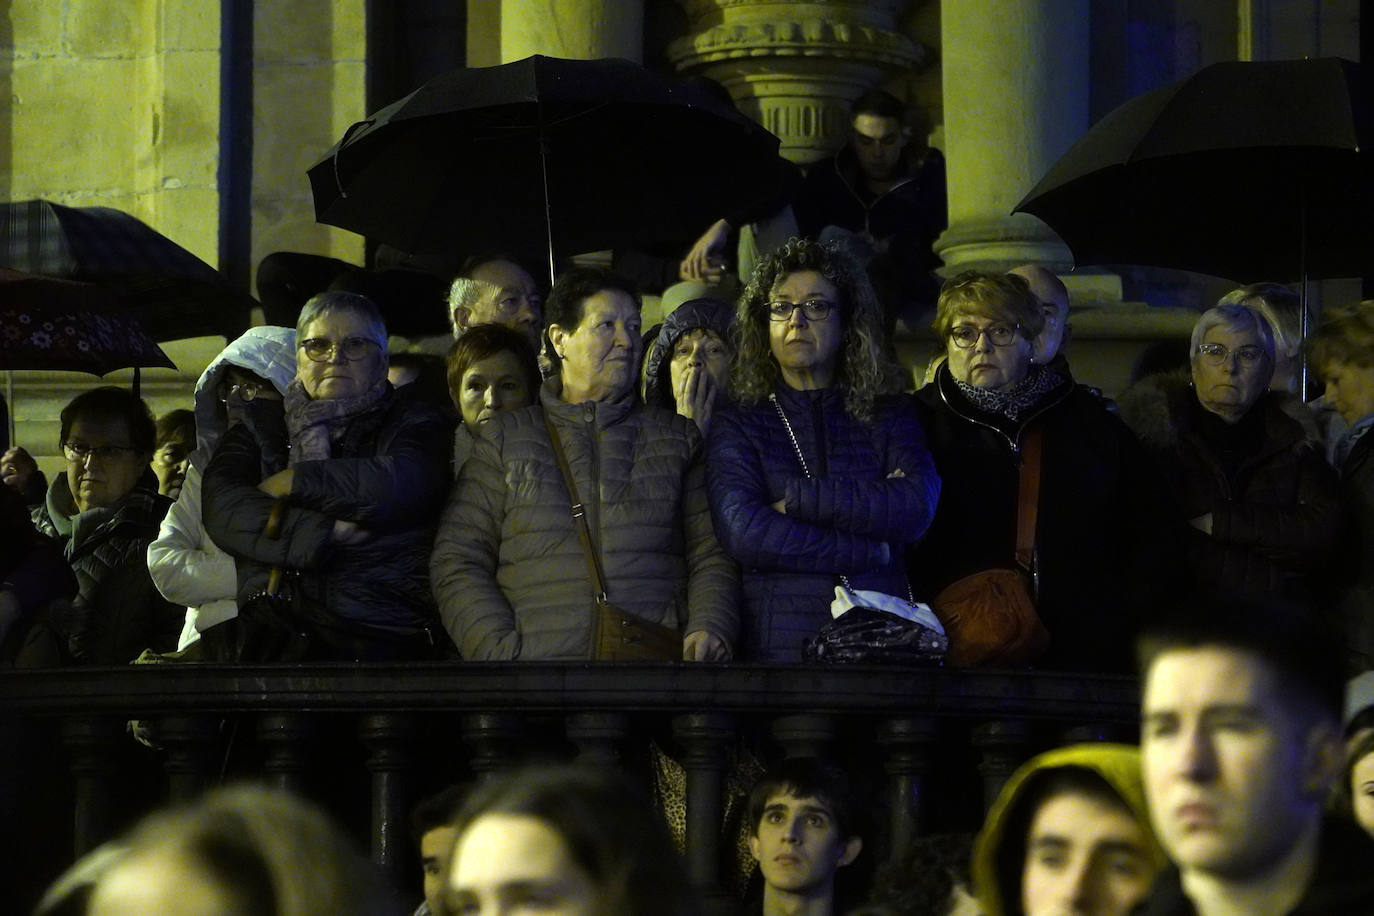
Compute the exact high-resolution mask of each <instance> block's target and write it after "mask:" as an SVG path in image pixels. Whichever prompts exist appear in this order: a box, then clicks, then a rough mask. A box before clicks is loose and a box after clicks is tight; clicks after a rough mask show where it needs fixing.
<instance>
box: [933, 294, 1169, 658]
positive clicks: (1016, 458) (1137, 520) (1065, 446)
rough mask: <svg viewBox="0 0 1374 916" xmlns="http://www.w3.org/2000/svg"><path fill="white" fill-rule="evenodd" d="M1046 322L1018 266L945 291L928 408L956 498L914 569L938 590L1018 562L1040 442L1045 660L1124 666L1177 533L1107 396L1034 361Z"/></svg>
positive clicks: (1036, 556)
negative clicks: (1166, 527)
mask: <svg viewBox="0 0 1374 916" xmlns="http://www.w3.org/2000/svg"><path fill="white" fill-rule="evenodd" d="M1043 321H1044V317H1043V313H1042V310H1041V307H1040V303H1039V301H1038V300H1037V299H1036V297H1035V295H1034V293H1032V291H1031V289H1030V287H1029V286H1028V285H1027V284H1026V282H1025V281H1024V280H1023V279H1022V278H1021V277H1019V276H1016V275H1004V274H984V273H974V272H970V273H965V274H962V275H960V276H958V277H956V278H954V279H952V280H950V281H949V282H947V283H946V284H945V286H944V288H943V289H942V290H941V291H940V298H939V305H938V309H937V312H936V317H935V322H934V324H933V325H932V327H933V328H934V330H935V333H936V334H937V335H938V336H939V337H940V339H942V340H943V341H944V343H945V356H946V359H945V364H944V365H943V366H941V367H940V369H939V371H938V372H937V373H936V375H935V379H934V381H932V382H931V383H930V384H928V385H926V386H925V387H924V388H922V389H921V390H920V391H919V392H918V393H917V394H916V403H917V406H918V409H919V411H920V415H921V420H922V423H923V425H924V427H925V430H926V436H927V441H928V442H929V444H930V449H931V451H932V452H933V453H934V455H935V464H936V466H937V467H938V468H939V471H940V475H941V477H942V478H943V479H944V493H943V495H942V497H941V499H940V506H939V509H938V511H937V512H936V514H935V521H934V522H933V523H932V524H931V526H930V532H929V534H927V535H926V537H925V539H924V540H923V541H922V542H921V543H920V544H919V545H917V547H916V549H915V550H913V551H912V552H911V556H910V568H911V570H912V575H913V578H914V579H915V581H916V583H917V594H918V595H921V596H924V597H925V598H927V599H933V598H934V597H935V596H937V595H939V594H940V593H941V592H942V591H943V590H944V589H945V588H946V587H947V586H949V585H951V584H952V583H955V582H956V581H958V580H960V579H962V578H963V577H965V576H968V575H971V574H973V573H978V572H983V571H986V570H996V569H1016V568H1018V565H1019V564H1018V560H1017V533H1018V518H1019V517H1020V516H1022V515H1023V513H1022V512H1021V511H1020V501H1019V499H1018V495H1019V493H1020V491H1021V476H1022V475H1021V465H1022V449H1023V446H1024V445H1025V444H1026V443H1027V442H1030V441H1032V439H1034V440H1035V441H1036V444H1037V445H1038V447H1039V451H1040V460H1039V462H1038V473H1035V474H1034V477H1035V479H1036V481H1037V482H1038V489H1039V492H1038V499H1037V500H1036V501H1035V502H1034V504H1033V506H1034V510H1035V512H1036V515H1037V516H1038V519H1037V524H1036V526H1035V529H1034V534H1035V538H1034V544H1033V554H1032V562H1031V565H1032V567H1033V568H1032V570H1031V572H1032V574H1033V575H1032V580H1031V582H1032V586H1033V595H1032V597H1033V598H1034V602H1035V608H1036V611H1037V612H1038V614H1039V617H1040V619H1041V621H1042V622H1043V623H1044V625H1045V628H1046V629H1047V630H1048V631H1049V637H1050V643H1049V651H1048V653H1047V654H1045V655H1043V656H1042V657H1041V659H1040V661H1041V662H1042V663H1043V664H1045V665H1047V666H1058V667H1070V668H1080V669H1083V668H1086V669H1098V670H1116V669H1121V670H1126V669H1127V668H1128V667H1129V664H1130V647H1131V640H1132V637H1133V634H1134V626H1135V618H1136V615H1137V614H1138V613H1139V612H1140V611H1141V610H1142V607H1141V603H1142V602H1143V601H1145V600H1147V598H1146V594H1145V593H1146V591H1147V590H1146V589H1145V588H1144V585H1145V583H1146V582H1148V581H1150V578H1151V576H1152V574H1153V573H1155V572H1156V567H1158V566H1162V565H1163V564H1164V562H1165V561H1164V559H1163V558H1161V557H1159V555H1158V549H1159V548H1158V547H1156V546H1153V545H1155V544H1156V543H1163V542H1165V541H1167V538H1165V537H1163V536H1162V534H1161V531H1160V529H1161V528H1162V527H1163V524H1164V521H1163V518H1162V517H1161V515H1160V514H1159V513H1158V511H1157V510H1156V509H1155V508H1154V506H1155V504H1156V503H1157V501H1158V492H1157V487H1156V486H1155V484H1154V480H1153V477H1152V476H1151V475H1150V473H1149V472H1148V469H1147V466H1146V462H1145V456H1144V455H1143V453H1142V452H1141V450H1140V447H1139V445H1138V444H1137V443H1136V441H1135V439H1134V437H1132V436H1131V433H1130V430H1128V429H1127V428H1126V427H1125V426H1124V425H1123V424H1122V423H1121V421H1120V420H1118V419H1117V418H1116V417H1114V416H1113V415H1112V414H1111V413H1109V412H1108V411H1107V409H1106V408H1105V407H1104V406H1103V404H1102V402H1101V400H1100V399H1099V398H1098V397H1096V396H1095V395H1093V394H1092V393H1090V392H1089V391H1088V390H1086V389H1084V388H1082V387H1080V386H1078V385H1075V384H1074V383H1073V381H1072V380H1071V379H1068V378H1065V377H1063V376H1060V375H1058V374H1056V373H1055V372H1053V371H1051V370H1049V369H1047V368H1045V367H1043V366H1039V365H1036V364H1035V363H1034V361H1033V359H1032V355H1033V353H1034V341H1035V338H1036V335H1037V334H1039V333H1040V330H1041V325H1042V323H1043ZM1033 468H1034V465H1030V466H1028V468H1027V470H1028V472H1030V471H1031V470H1032V469H1033ZM1027 488H1028V489H1029V480H1028V487H1027ZM1030 508H1031V504H1030V503H1029V501H1028V503H1027V509H1026V512H1029V510H1030ZM1027 517H1029V516H1027ZM938 610H940V608H938V607H937V611H938ZM956 642H957V640H956ZM958 650H959V646H958V645H954V646H952V647H951V652H952V653H957V652H958Z"/></svg>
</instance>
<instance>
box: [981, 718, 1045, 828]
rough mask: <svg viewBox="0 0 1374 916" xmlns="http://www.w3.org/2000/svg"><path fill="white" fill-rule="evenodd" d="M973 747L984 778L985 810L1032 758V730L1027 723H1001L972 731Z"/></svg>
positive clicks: (1015, 720)
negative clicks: (1014, 774) (1018, 768)
mask: <svg viewBox="0 0 1374 916" xmlns="http://www.w3.org/2000/svg"><path fill="white" fill-rule="evenodd" d="M973 746H974V747H976V748H978V750H979V751H980V756H981V758H982V759H981V760H980V762H979V763H978V773H979V775H981V776H982V777H983V810H984V811H985V812H986V811H987V810H988V809H989V808H991V807H992V803H993V802H994V801H996V800H997V794H998V793H999V792H1001V791H1002V786H1004V785H1005V784H1006V782H1007V780H1008V779H1009V778H1011V774H1012V773H1014V772H1016V768H1017V767H1019V766H1020V765H1021V764H1022V763H1024V762H1025V761H1026V759H1027V758H1028V757H1030V749H1031V727H1030V723H1029V722H1027V721H1025V720H1024V719H998V720H996V721H994V722H984V723H983V724H982V725H978V726H976V727H975V728H974V729H973Z"/></svg>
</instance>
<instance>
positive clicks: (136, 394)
mask: <svg viewBox="0 0 1374 916" xmlns="http://www.w3.org/2000/svg"><path fill="white" fill-rule="evenodd" d="M139 382H140V378H139V369H138V367H137V366H134V397H136V398H139V397H142V396H143V395H142V394H140V393H139V388H140V387H141V385H140V384H139Z"/></svg>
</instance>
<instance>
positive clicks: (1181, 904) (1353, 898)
mask: <svg viewBox="0 0 1374 916" xmlns="http://www.w3.org/2000/svg"><path fill="white" fill-rule="evenodd" d="M1371 862H1374V840H1372V839H1370V838H1369V836H1368V835H1367V834H1366V833H1365V832H1364V831H1363V830H1361V829H1360V828H1359V827H1357V826H1356V825H1355V824H1353V823H1351V822H1350V821H1349V820H1347V819H1345V818H1343V817H1337V816H1332V817H1328V818H1327V819H1326V821H1325V822H1324V823H1323V824H1322V836H1321V846H1320V847H1319V849H1318V852H1317V870H1316V874H1314V875H1313V876H1312V883H1311V884H1309V885H1308V886H1307V892H1306V893H1305V894H1303V896H1302V899H1301V900H1299V901H1298V905H1297V906H1296V907H1294V908H1293V909H1291V910H1289V911H1288V912H1287V913H1286V914H1284V916H1369V914H1370V913H1374V868H1370V863H1371ZM1134 916H1197V909H1196V908H1195V907H1194V906H1193V902H1192V901H1191V900H1189V899H1188V896H1187V895H1186V894H1184V892H1183V886H1182V884H1181V882H1180V875H1179V872H1178V869H1177V868H1170V869H1169V870H1167V871H1165V872H1164V873H1163V874H1161V875H1160V876H1159V878H1158V880H1156V881H1155V885H1154V888H1153V889H1152V890H1151V891H1150V896H1149V897H1148V898H1146V900H1145V902H1144V903H1143V904H1141V906H1140V907H1138V908H1137V909H1136V911H1135V914H1134Z"/></svg>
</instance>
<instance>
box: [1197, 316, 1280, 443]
mask: <svg viewBox="0 0 1374 916" xmlns="http://www.w3.org/2000/svg"><path fill="white" fill-rule="evenodd" d="M1192 366H1193V388H1194V389H1195V390H1196V391H1197V399H1198V403H1200V404H1201V405H1202V406H1203V407H1204V408H1206V409H1207V410H1208V411H1210V412H1212V413H1214V414H1216V415H1217V416H1220V417H1222V418H1225V419H1227V420H1230V421H1232V422H1234V421H1235V420H1238V419H1240V418H1241V417H1242V416H1244V415H1245V412H1246V411H1248V410H1249V409H1250V408H1251V407H1252V406H1253V405H1254V403H1255V401H1257V400H1259V396H1260V395H1261V394H1263V393H1264V389H1265V388H1266V387H1268V385H1269V377H1270V375H1271V374H1272V373H1273V371H1274V361H1273V360H1272V359H1270V358H1269V354H1268V351H1267V350H1266V349H1265V342H1264V338H1262V337H1261V336H1260V333H1259V329H1258V328H1254V327H1251V328H1245V329H1239V328H1230V327H1227V326H1226V325H1217V326H1216V327H1213V328H1209V329H1208V330H1207V333H1206V334H1204V335H1202V343H1200V344H1199V345H1198V352H1195V353H1194V354H1193V356H1192Z"/></svg>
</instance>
